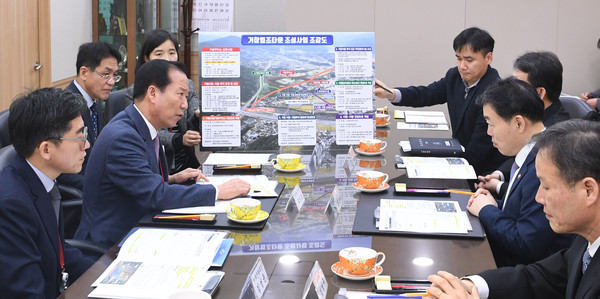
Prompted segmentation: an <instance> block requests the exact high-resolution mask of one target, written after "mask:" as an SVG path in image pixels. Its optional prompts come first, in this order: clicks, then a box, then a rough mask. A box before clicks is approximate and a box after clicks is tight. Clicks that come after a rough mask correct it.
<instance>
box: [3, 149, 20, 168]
mask: <svg viewBox="0 0 600 299" xmlns="http://www.w3.org/2000/svg"><path fill="white" fill-rule="evenodd" d="M16 155H17V151H15V148H14V147H13V146H12V145H7V146H5V147H3V148H0V170H2V169H3V168H4V167H6V166H7V165H8V164H10V161H12V160H13V159H14V158H15V156H16Z"/></svg>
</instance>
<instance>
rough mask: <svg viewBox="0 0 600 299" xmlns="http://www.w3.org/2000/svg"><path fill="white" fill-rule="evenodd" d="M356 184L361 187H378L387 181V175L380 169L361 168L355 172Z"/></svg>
mask: <svg viewBox="0 0 600 299" xmlns="http://www.w3.org/2000/svg"><path fill="white" fill-rule="evenodd" d="M356 175H357V177H358V183H357V185H358V186H359V187H360V188H363V189H378V188H381V187H382V186H383V185H384V184H385V183H387V181H388V179H389V176H388V175H387V174H385V173H383V172H380V171H374V170H363V171H359V172H358V173H357V174H356Z"/></svg>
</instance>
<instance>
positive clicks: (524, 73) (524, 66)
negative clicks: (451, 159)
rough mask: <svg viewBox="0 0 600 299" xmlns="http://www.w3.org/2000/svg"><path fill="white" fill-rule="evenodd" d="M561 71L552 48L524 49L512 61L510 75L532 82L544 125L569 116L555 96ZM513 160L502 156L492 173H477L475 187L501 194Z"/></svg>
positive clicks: (504, 189) (559, 88)
mask: <svg viewBox="0 0 600 299" xmlns="http://www.w3.org/2000/svg"><path fill="white" fill-rule="evenodd" d="M562 72H563V67H562V64H561V63H560V60H559V59H558V56H556V54H554V53H552V52H528V53H525V54H523V55H522V56H520V57H519V58H517V60H515V63H514V72H513V76H514V77H515V78H517V79H520V80H523V81H525V82H527V83H529V84H530V85H531V86H533V87H534V88H535V90H536V91H537V93H538V95H539V96H540V98H541V99H542V101H544V117H543V119H542V122H543V123H544V126H546V127H549V126H551V125H553V124H555V123H557V122H561V121H564V120H567V119H569V118H571V116H570V115H569V113H568V112H567V111H565V109H564V108H563V106H562V104H561V102H560V99H559V97H560V92H561V90H562V81H563V78H562ZM513 162H514V157H512V158H510V159H508V160H506V161H505V162H504V164H502V165H501V166H500V167H499V168H498V170H496V171H494V172H493V173H491V174H489V175H487V176H479V177H478V179H479V181H480V183H479V185H478V187H481V188H485V189H488V190H489V191H492V192H493V193H495V194H496V195H497V196H498V197H503V196H504V195H505V194H506V188H507V186H508V182H505V181H506V179H507V178H508V176H509V173H510V167H511V164H512V163H513Z"/></svg>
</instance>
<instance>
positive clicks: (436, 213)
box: [379, 198, 468, 234]
mask: <svg viewBox="0 0 600 299" xmlns="http://www.w3.org/2000/svg"><path fill="white" fill-rule="evenodd" d="M379 207H380V211H379V217H380V218H379V230H382V231H406V232H420V233H456V234H467V233H468V226H467V225H466V224H465V221H464V214H463V212H462V210H461V209H460V206H459V205H458V202H457V201H429V200H402V199H384V198H382V199H381V200H380V206H379Z"/></svg>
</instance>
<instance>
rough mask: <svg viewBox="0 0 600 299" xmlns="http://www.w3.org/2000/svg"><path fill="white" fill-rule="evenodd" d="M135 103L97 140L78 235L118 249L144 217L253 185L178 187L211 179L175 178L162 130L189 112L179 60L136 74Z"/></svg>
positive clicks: (194, 174)
mask: <svg viewBox="0 0 600 299" xmlns="http://www.w3.org/2000/svg"><path fill="white" fill-rule="evenodd" d="M134 86H135V87H134V93H133V97H134V102H133V103H134V104H133V105H130V106H128V107H127V108H125V110H124V111H122V112H120V113H119V114H118V115H116V116H115V117H114V118H113V119H112V120H111V122H110V123H109V124H108V125H107V126H106V127H105V128H104V130H103V131H102V134H101V135H100V136H99V138H98V140H96V144H95V145H94V148H93V150H92V153H91V156H90V159H89V162H88V163H89V164H88V167H92V168H90V169H94V171H93V172H86V174H85V179H84V190H83V193H84V199H83V215H82V218H81V224H80V226H79V229H78V230H77V233H76V234H75V237H76V238H77V239H86V240H92V241H94V242H97V243H101V244H106V245H112V244H114V243H116V242H117V241H119V239H121V237H122V236H123V235H125V234H126V233H127V232H128V231H129V230H130V229H131V228H133V227H134V226H135V224H136V223H137V222H138V220H140V219H141V218H142V217H143V216H144V215H146V214H149V213H151V212H156V211H160V210H164V209H172V208H180V207H189V206H206V205H208V206H210V205H214V204H215V200H217V199H231V198H234V197H237V196H241V195H246V194H248V192H249V191H250V185H249V184H248V183H246V182H245V181H243V180H241V179H233V180H230V181H227V182H225V183H223V184H222V185H219V186H217V187H216V188H215V187H213V186H212V185H200V184H193V185H192V186H184V185H178V184H176V183H183V182H186V181H188V180H190V179H193V180H199V179H201V178H203V179H205V177H204V175H203V174H202V173H201V172H200V170H198V169H192V168H188V169H185V170H183V171H181V172H178V173H176V174H174V175H171V176H169V169H168V165H167V162H166V157H165V154H164V152H163V149H162V146H160V142H159V140H158V138H156V136H157V131H158V130H160V129H162V128H169V127H172V126H174V125H175V123H176V122H177V121H178V120H179V119H180V118H181V116H182V115H183V111H184V110H185V109H186V108H187V100H186V97H187V95H188V86H189V85H188V80H187V76H186V74H185V72H184V70H183V65H182V64H181V63H179V62H169V61H166V60H161V59H156V60H152V61H149V62H147V63H145V64H144V65H143V66H142V67H141V68H140V69H139V70H138V72H137V73H136V76H135V83H134Z"/></svg>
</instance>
